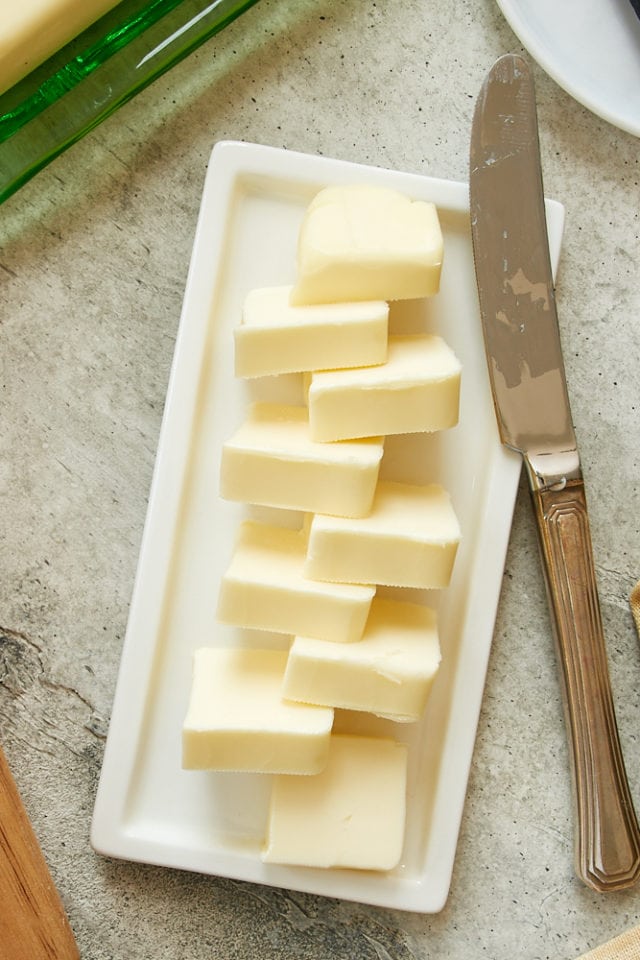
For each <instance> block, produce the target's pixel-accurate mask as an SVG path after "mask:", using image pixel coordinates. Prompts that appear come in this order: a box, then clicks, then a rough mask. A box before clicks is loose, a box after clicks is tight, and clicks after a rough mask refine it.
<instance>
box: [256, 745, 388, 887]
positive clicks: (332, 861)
mask: <svg viewBox="0 0 640 960" xmlns="http://www.w3.org/2000/svg"><path fill="white" fill-rule="evenodd" d="M406 782H407V747H406V745H405V744H402V743H396V742H395V741H393V740H390V739H384V738H375V737H358V736H349V735H346V734H333V735H332V737H331V742H330V745H329V756H328V759H327V764H326V766H325V768H324V770H323V771H322V773H319V774H318V775H317V776H315V777H275V778H274V783H273V787H272V793H271V805H270V811H269V826H268V836H267V842H266V845H265V850H264V852H263V855H262V858H263V860H264V861H265V862H267V863H282V864H292V865H297V866H307V867H326V868H331V867H345V868H351V869H356V870H392V869H393V868H394V867H395V866H397V864H398V863H399V861H400V858H401V856H402V846H403V841H404V830H405V819H406Z"/></svg>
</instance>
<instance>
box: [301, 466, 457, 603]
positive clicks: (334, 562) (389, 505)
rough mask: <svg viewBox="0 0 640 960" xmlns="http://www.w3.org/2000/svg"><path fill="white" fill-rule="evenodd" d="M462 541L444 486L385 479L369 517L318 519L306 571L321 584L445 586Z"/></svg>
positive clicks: (321, 516)
mask: <svg viewBox="0 0 640 960" xmlns="http://www.w3.org/2000/svg"><path fill="white" fill-rule="evenodd" d="M459 540H460V526H459V524H458V520H457V517H456V515H455V512H454V510H453V506H452V504H451V500H450V497H449V494H448V493H447V492H446V490H444V489H443V488H442V487H441V486H439V485H437V484H430V485H427V486H416V485H413V484H404V483H396V482H394V481H390V480H381V481H380V482H379V483H378V486H377V489H376V495H375V498H374V502H373V508H372V510H371V513H370V514H369V516H367V517H362V518H359V519H356V520H353V519H346V518H343V517H329V516H326V515H325V514H316V515H315V516H314V517H313V520H312V521H311V527H310V530H309V541H308V548H307V559H306V562H305V565H304V572H305V575H306V576H307V577H311V578H313V579H317V580H327V581H338V582H346V583H368V584H369V583H375V584H385V585H387V586H394V587H422V588H425V589H432V588H440V587H446V586H448V584H449V580H450V578H451V571H452V568H453V563H454V560H455V556H456V552H457V548H458V543H459Z"/></svg>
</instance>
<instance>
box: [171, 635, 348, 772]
mask: <svg viewBox="0 0 640 960" xmlns="http://www.w3.org/2000/svg"><path fill="white" fill-rule="evenodd" d="M286 659H287V652H286V651H284V650H248V649H247V650H245V649H241V648H224V647H220V648H216V647H202V648H199V649H197V650H196V651H195V652H194V658H193V681H192V687H191V694H190V699H189V707H188V711H187V715H186V717H185V720H184V724H183V728H182V765H183V767H184V768H185V769H188V770H229V771H245V772H252V773H295V774H315V773H318V772H319V771H320V770H322V769H323V768H324V766H325V764H326V761H327V755H328V749H329V736H330V733H331V727H332V724H333V710H331V709H328V708H323V707H313V706H308V705H307V704H300V703H288V702H286V701H284V700H283V699H282V695H281V687H282V676H283V673H284V668H285V663H286Z"/></svg>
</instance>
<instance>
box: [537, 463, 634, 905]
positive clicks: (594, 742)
mask: <svg viewBox="0 0 640 960" xmlns="http://www.w3.org/2000/svg"><path fill="white" fill-rule="evenodd" d="M525 463H526V465H527V469H528V473H529V480H530V485H531V495H532V499H533V505H534V511H535V515H536V520H537V526H538V533H539V538H540V546H541V552H542V558H543V566H544V572H545V580H546V586H547V591H548V596H549V605H550V609H551V611H552V616H553V621H554V633H555V639H556V644H557V650H558V656H559V660H560V666H561V674H562V679H563V688H564V689H563V694H564V697H563V699H564V707H565V713H566V719H567V728H568V731H569V743H570V751H571V755H572V773H573V787H574V802H575V806H576V813H577V823H578V829H577V831H576V840H575V858H576V871H577V873H578V876H580V877H581V879H582V880H583V881H584V882H585V883H586V884H588V885H589V886H590V887H592V888H593V889H595V890H597V891H599V892H606V891H610V890H620V889H623V888H625V887H629V886H631V885H632V884H634V883H635V882H636V880H637V879H638V877H639V876H640V830H639V828H638V822H637V819H636V814H635V811H634V807H633V801H632V799H631V794H630V791H629V784H628V781H627V775H626V771H625V766H624V760H623V756H622V750H621V746H620V740H619V735H618V728H617V724H616V718H615V711H614V706H613V699H612V694H611V684H610V680H609V669H608V665H607V654H606V648H605V642H604V635H603V629H602V617H601V613H600V603H599V600H598V590H597V586H596V578H595V570H594V562H593V550H592V545H591V533H590V528H589V518H588V514H587V502H586V496H585V489H584V483H583V480H582V477H581V476H578V477H574V479H571V480H568V481H567V482H566V483H565V484H564V485H563V484H558V485H552V486H545V485H544V484H543V483H541V482H540V478H539V477H538V476H537V475H536V474H535V472H534V471H533V470H532V467H531V464H530V463H529V462H527V458H526V457H525Z"/></svg>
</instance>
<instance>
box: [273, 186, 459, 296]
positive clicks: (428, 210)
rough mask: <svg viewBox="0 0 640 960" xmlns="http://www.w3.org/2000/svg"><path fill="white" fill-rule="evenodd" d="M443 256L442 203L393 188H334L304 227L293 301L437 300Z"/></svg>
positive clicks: (317, 202)
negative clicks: (434, 297) (421, 198)
mask: <svg viewBox="0 0 640 960" xmlns="http://www.w3.org/2000/svg"><path fill="white" fill-rule="evenodd" d="M442 256H443V239H442V231H441V228H440V221H439V219H438V212H437V210H436V208H435V206H434V204H432V203H426V202H424V201H421V200H416V201H412V200H410V199H409V198H408V197H406V196H404V195H403V194H402V193H399V192H398V191H396V190H390V189H388V188H386V187H375V186H369V185H367V184H353V185H347V186H339V187H327V189H325V190H321V191H320V193H318V194H317V195H316V196H315V197H314V199H313V200H312V201H311V203H310V204H309V206H308V208H307V211H306V213H305V216H304V219H303V221H302V225H301V227H300V233H299V238H298V257H297V265H298V276H297V281H296V283H295V284H294V287H293V291H292V294H291V302H292V303H293V304H296V305H301V304H312V303H340V302H344V301H351V300H406V299H414V298H416V297H429V296H432V295H433V294H435V293H437V292H438V290H439V287H440V271H441V267H442Z"/></svg>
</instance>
